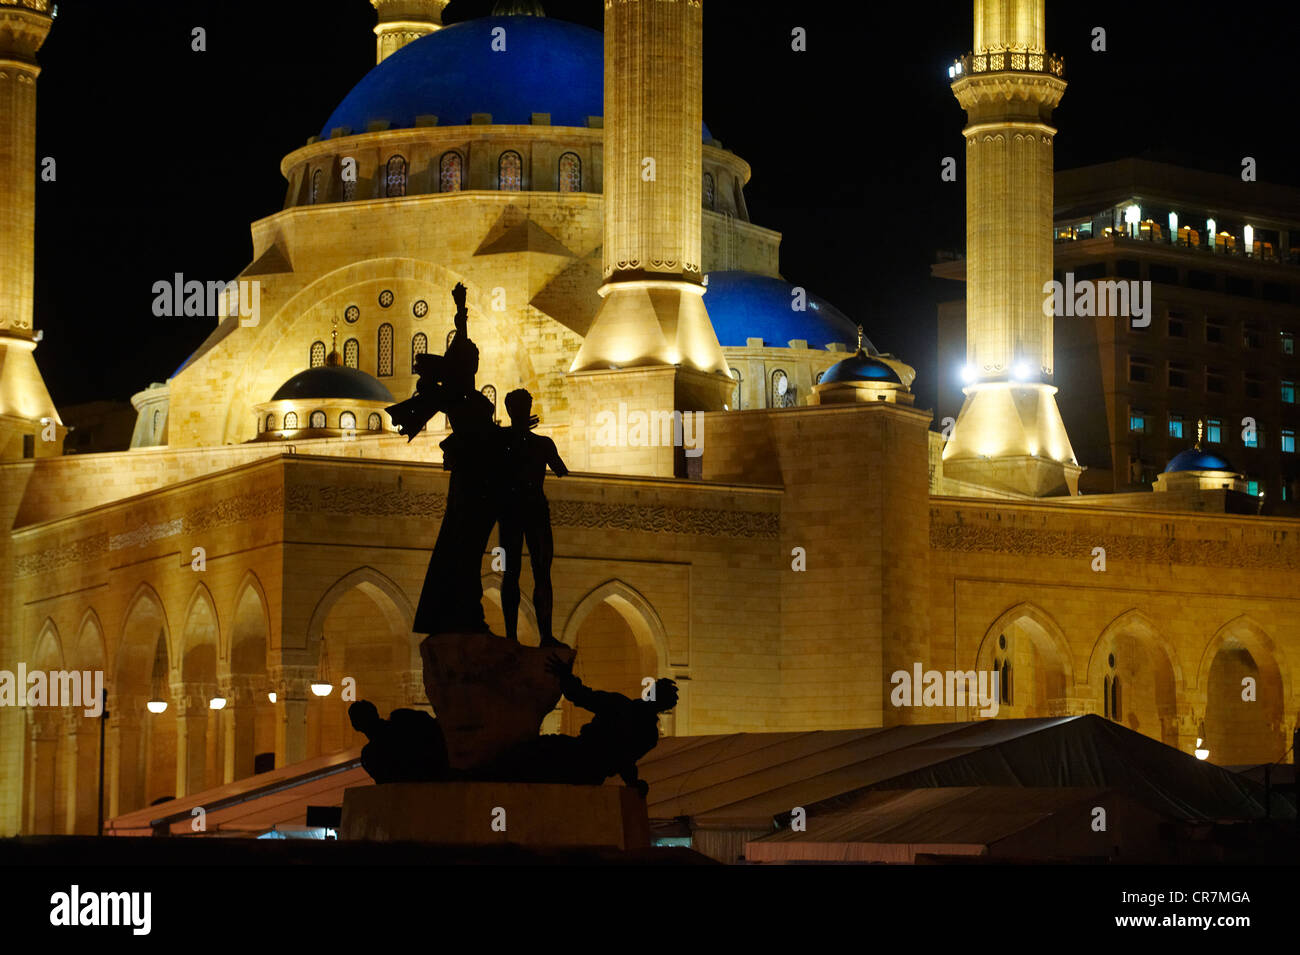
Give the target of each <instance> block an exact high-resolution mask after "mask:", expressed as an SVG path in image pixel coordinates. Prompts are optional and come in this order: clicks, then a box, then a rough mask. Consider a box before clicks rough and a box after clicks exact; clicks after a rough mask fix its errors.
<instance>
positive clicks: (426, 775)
mask: <svg viewBox="0 0 1300 955" xmlns="http://www.w3.org/2000/svg"><path fill="white" fill-rule="evenodd" d="M348 719H349V720H351V722H352V728H353V729H355V730H356V731H357V732H358V733H364V734H365V736H366V738H367V739H368V740H369V741H370V742H368V743H366V745H365V746H363V747H361V766H362V768H363V769H365V771H366V772H367V773H369V774H370V778H371V779H373V780H374V781H375V782H377V783H414V782H435V781H437V780H441V779H447V778H448V777H449V775H450V770H449V769H448V766H447V743H446V740H445V739H443V735H442V728H441V727H440V726H439V725H438V721H437V720H436V719H434V718H433V717H432V716H430V715H429V714H428V713H425V712H423V711H421V710H405V709H401V710H393V711H392V712H391V713H389V714H388V719H386V720H385V719H381V718H380V716H379V710H378V709H376V708H375V704H373V703H371V702H370V701H369V700H357V702H355V703H353V704H352V705H351V706H349V707H348Z"/></svg>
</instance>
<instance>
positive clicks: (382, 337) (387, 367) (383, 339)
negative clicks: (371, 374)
mask: <svg viewBox="0 0 1300 955" xmlns="http://www.w3.org/2000/svg"><path fill="white" fill-rule="evenodd" d="M392 373H393V326H392V325H389V324H388V323H387V322H384V324H382V325H380V326H379V377H380V378H387V377H388V376H390V375H391V374H392Z"/></svg>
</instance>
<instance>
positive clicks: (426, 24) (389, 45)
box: [370, 0, 449, 63]
mask: <svg viewBox="0 0 1300 955" xmlns="http://www.w3.org/2000/svg"><path fill="white" fill-rule="evenodd" d="M448 2H449V0H370V4H371V6H373V7H374V8H375V9H376V10H377V11H379V23H378V24H377V25H376V26H375V36H376V37H378V41H377V42H376V44H375V62H376V63H382V62H384V60H386V59H387V58H388V57H390V56H392V55H393V54H394V53H396V52H397V51H398V50H400V49H401V48H402V47H404V46H406V44H408V43H410V42H411V41H412V40H418V39H420V37H422V36H424V35H426V34H428V33H432V32H433V31H434V30H438V29H441V28H442V11H443V10H444V9H445V8H446V6H447V4H448Z"/></svg>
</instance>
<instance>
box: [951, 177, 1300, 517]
mask: <svg viewBox="0 0 1300 955" xmlns="http://www.w3.org/2000/svg"><path fill="white" fill-rule="evenodd" d="M1052 231H1053V237H1054V240H1055V246H1054V249H1055V254H1054V260H1053V279H1054V280H1055V281H1056V282H1058V283H1060V284H1061V288H1062V293H1063V294H1062V301H1063V302H1066V303H1070V305H1071V306H1072V307H1070V308H1069V309H1068V312H1069V313H1067V314H1062V315H1058V316H1057V317H1056V320H1055V325H1054V335H1055V341H1056V359H1057V364H1056V373H1055V378H1054V381H1055V382H1056V384H1057V386H1058V387H1059V388H1060V389H1061V392H1062V396H1063V397H1062V399H1061V415H1062V418H1063V420H1064V422H1065V425H1066V428H1067V430H1068V431H1069V434H1070V438H1071V441H1072V442H1073V445H1074V448H1075V451H1076V453H1077V454H1078V455H1079V459H1080V461H1083V462H1086V465H1087V470H1086V471H1085V472H1084V473H1083V475H1082V476H1081V477H1080V480H1079V487H1080V490H1081V491H1083V492H1085V493H1109V492H1118V491H1136V490H1140V489H1144V488H1146V487H1149V486H1150V485H1152V484H1153V483H1154V482H1155V480H1156V479H1157V477H1158V475H1159V474H1160V472H1161V470H1162V469H1163V468H1164V465H1165V463H1166V462H1167V461H1169V460H1170V459H1171V458H1173V457H1174V456H1175V455H1176V454H1177V453H1178V452H1180V451H1182V450H1185V449H1187V448H1190V447H1191V446H1192V444H1193V442H1194V441H1195V440H1196V431H1197V422H1198V421H1201V420H1203V421H1204V445H1205V447H1206V449H1207V450H1213V451H1215V452H1216V453H1218V454H1221V455H1223V456H1225V457H1227V458H1229V459H1230V460H1231V461H1232V462H1234V463H1235V464H1236V466H1237V468H1238V469H1239V470H1240V471H1242V472H1244V474H1245V475H1246V478H1247V484H1248V487H1249V489H1250V493H1251V494H1253V495H1260V494H1263V495H1264V499H1265V500H1264V507H1265V509H1266V511H1268V512H1272V511H1274V509H1275V508H1276V509H1277V511H1276V512H1277V513H1296V512H1297V511H1296V509H1295V508H1294V506H1293V505H1294V503H1295V499H1296V495H1297V493H1298V492H1300V487H1298V486H1297V484H1296V481H1297V478H1300V459H1298V458H1297V457H1296V453H1297V451H1296V434H1297V430H1298V429H1300V413H1297V407H1298V406H1297V404H1296V400H1297V398H1296V394H1297V382H1300V360H1297V357H1296V347H1295V339H1296V335H1297V334H1300V190H1297V189H1291V188H1287V187H1283V186H1276V185H1270V184H1268V183H1262V182H1254V181H1249V182H1246V181H1243V180H1242V179H1241V178H1240V177H1232V176H1225V175H1218V174H1213V173H1206V172H1200V171H1197V170H1193V169H1188V168H1184V167H1179V166H1173V165H1170V164H1167V163H1159V162H1151V161H1147V160H1142V159H1126V160H1121V161H1118V162H1111V163H1105V164H1103V165H1098V166H1089V167H1085V168H1081V169H1071V170H1064V171H1061V172H1058V173H1057V174H1056V199H1055V215H1054V223H1053V227H1052ZM933 271H934V274H935V275H937V276H940V277H944V278H951V279H963V278H964V277H965V262H964V260H951V261H946V262H942V263H939V264H937V265H935V266H934V269H933ZM1131 282H1141V283H1147V282H1149V283H1150V285H1149V286H1139V287H1138V288H1137V291H1138V293H1139V295H1141V294H1142V293H1143V291H1144V290H1145V289H1146V288H1148V287H1149V289H1150V292H1151V294H1150V298H1149V300H1148V299H1147V298H1145V297H1144V298H1134V297H1133V296H1132V292H1133V291H1135V289H1134V287H1133V286H1132V285H1130V284H1129V283H1131ZM1093 283H1096V284H1095V286H1094V285H1093ZM1101 283H1108V284H1107V285H1105V286H1103V285H1102V284H1101ZM1117 283H1124V285H1123V286H1120V285H1118V284H1117ZM1087 286H1093V287H1094V288H1095V289H1096V290H1097V291H1098V292H1099V293H1100V294H1099V296H1098V301H1097V302H1096V304H1093V301H1092V299H1091V298H1089V299H1087V300H1084V299H1082V298H1081V296H1082V295H1083V294H1084V290H1085V287H1087ZM1089 294H1091V291H1090V292H1089ZM1112 296H1114V297H1115V301H1114V302H1113V303H1112V301H1111V298H1112ZM1046 297H1047V296H1046V295H1044V296H1043V298H1046ZM1080 306H1082V307H1080ZM964 308H965V303H964V302H963V301H954V302H948V303H945V304H944V305H942V306H941V307H940V315H939V374H940V379H941V381H940V386H939V387H940V397H939V409H938V411H937V417H938V418H939V419H942V417H943V416H945V415H953V414H954V413H955V409H956V408H957V407H959V405H960V400H961V380H960V377H959V375H960V369H961V367H962V365H963V361H964V359H963V352H964V350H965V326H964ZM1138 310H1141V312H1142V313H1141V314H1137V312H1138ZM1116 312H1121V313H1122V314H1116ZM1081 313H1082V314H1081Z"/></svg>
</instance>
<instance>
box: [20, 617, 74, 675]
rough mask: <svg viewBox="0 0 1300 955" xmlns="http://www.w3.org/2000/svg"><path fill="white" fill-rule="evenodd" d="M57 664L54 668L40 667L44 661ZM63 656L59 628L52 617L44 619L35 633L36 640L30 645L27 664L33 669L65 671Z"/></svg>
mask: <svg viewBox="0 0 1300 955" xmlns="http://www.w3.org/2000/svg"><path fill="white" fill-rule="evenodd" d="M47 659H48V660H51V661H53V662H55V663H57V664H58V665H57V666H54V667H42V664H43V663H44V662H45V661H46V660H47ZM65 659H66V658H65V657H64V655H63V640H62V639H61V638H60V637H59V628H58V626H57V625H56V624H55V622H54V618H53V617H46V618H45V620H44V622H43V623H42V624H41V628H40V629H39V630H37V631H36V640H35V642H34V643H32V653H31V657H30V658H29V660H28V662H30V663H31V664H32V666H33V668H34V669H42V668H44V669H52V670H63V669H66V667H65V665H64V660H65Z"/></svg>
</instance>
